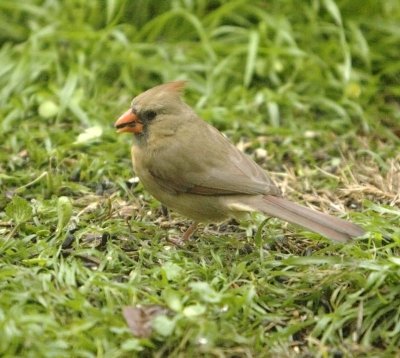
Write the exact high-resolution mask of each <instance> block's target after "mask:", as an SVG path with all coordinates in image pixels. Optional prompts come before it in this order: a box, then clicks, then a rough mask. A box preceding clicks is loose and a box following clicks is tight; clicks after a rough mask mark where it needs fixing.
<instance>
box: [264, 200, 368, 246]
mask: <svg viewBox="0 0 400 358" xmlns="http://www.w3.org/2000/svg"><path fill="white" fill-rule="evenodd" d="M259 204H260V205H259V207H258V209H259V210H260V211H262V212H264V213H265V214H267V215H269V216H274V217H277V218H279V219H282V220H285V221H288V222H290V223H292V224H297V225H300V226H303V227H305V228H306V229H309V230H311V231H314V232H317V233H318V234H321V235H323V236H325V237H327V238H329V239H332V240H336V241H341V242H346V241H348V240H349V239H351V238H352V237H357V236H361V235H363V234H364V230H363V229H362V228H360V227H359V226H357V225H355V224H352V223H350V222H347V221H345V220H342V219H338V218H336V217H334V216H330V215H327V214H324V213H320V212H318V211H315V210H312V209H309V208H306V207H304V206H301V205H298V204H296V203H293V202H291V201H289V200H287V199H284V198H281V197H277V196H272V195H265V196H264V197H263V201H262V202H259Z"/></svg>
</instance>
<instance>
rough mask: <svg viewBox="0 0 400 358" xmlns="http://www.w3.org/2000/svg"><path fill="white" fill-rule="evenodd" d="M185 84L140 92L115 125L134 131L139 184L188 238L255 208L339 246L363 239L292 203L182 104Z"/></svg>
mask: <svg viewBox="0 0 400 358" xmlns="http://www.w3.org/2000/svg"><path fill="white" fill-rule="evenodd" d="M184 86H185V81H176V82H170V83H166V84H162V85H159V86H156V87H154V88H151V89H149V90H147V91H146V92H143V93H142V94H140V95H138V96H137V97H135V98H134V99H133V101H132V105H131V108H130V109H129V110H128V111H127V112H125V113H124V114H123V115H122V116H121V117H120V118H119V119H118V120H117V122H116V123H115V127H116V129H117V132H118V133H122V132H127V133H133V137H134V141H133V146H132V161H133V164H134V169H135V172H136V174H137V175H138V177H139V179H140V180H141V182H142V183H143V186H144V187H145V189H147V190H148V191H149V192H150V193H151V194H152V195H154V197H155V198H156V199H158V200H159V201H161V202H162V203H163V204H165V205H166V206H167V207H169V208H171V209H173V210H176V211H177V212H179V213H181V214H183V215H185V216H187V217H189V218H191V219H193V220H194V223H193V224H192V225H191V226H190V227H189V228H188V230H187V231H186V232H185V233H184V235H183V237H182V240H183V241H185V240H188V239H189V238H190V237H191V236H192V234H193V233H194V231H195V230H196V226H197V223H198V222H219V221H223V220H225V219H227V218H230V217H235V218H240V217H243V216H244V214H247V213H249V212H254V211H260V212H262V213H264V214H266V215H268V216H274V217H277V218H279V219H283V220H286V221H288V222H290V223H293V224H297V225H301V226H303V227H305V228H307V229H309V230H311V231H315V232H317V233H319V234H321V235H323V236H326V237H328V238H330V239H332V240H337V241H342V242H345V241H347V240H348V239H350V238H352V237H356V236H360V235H363V234H364V230H363V229H361V228H360V227H359V226H357V225H355V224H352V223H349V222H347V221H344V220H341V219H338V218H335V217H333V216H330V215H327V214H323V213H320V212H317V211H314V210H311V209H309V208H306V207H304V206H301V205H298V204H295V203H293V202H291V201H289V200H287V199H285V198H283V197H282V195H281V192H280V190H279V188H278V187H277V186H276V185H275V184H274V182H273V181H272V180H271V178H269V176H268V175H267V174H266V172H265V171H264V170H263V169H262V168H261V167H260V166H258V164H256V163H255V162H254V161H253V160H252V159H251V158H249V157H248V156H247V155H245V154H243V153H242V152H241V151H240V150H239V149H237V148H236V147H235V146H234V145H232V144H231V143H230V142H229V140H228V139H226V138H225V137H224V136H223V135H222V134H221V133H220V132H219V131H218V130H217V129H216V128H214V127H213V126H211V125H209V124H208V123H206V122H205V121H203V120H202V119H200V118H199V117H198V116H197V115H196V113H195V112H194V111H193V110H192V109H191V108H190V107H189V106H188V105H187V104H185V103H184V102H183V101H182V99H181V91H182V89H183V88H184Z"/></svg>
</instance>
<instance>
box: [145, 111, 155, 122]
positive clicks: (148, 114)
mask: <svg viewBox="0 0 400 358" xmlns="http://www.w3.org/2000/svg"><path fill="white" fill-rule="evenodd" d="M156 115H157V113H156V112H154V111H145V112H143V113H142V115H141V117H142V118H143V120H144V121H146V122H149V121H151V120H153V119H154V118H155V117H156Z"/></svg>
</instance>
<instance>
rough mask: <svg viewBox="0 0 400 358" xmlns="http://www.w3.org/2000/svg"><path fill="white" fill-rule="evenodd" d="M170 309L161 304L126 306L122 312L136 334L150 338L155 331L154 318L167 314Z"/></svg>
mask: <svg viewBox="0 0 400 358" xmlns="http://www.w3.org/2000/svg"><path fill="white" fill-rule="evenodd" d="M167 313H168V309H167V308H165V307H162V306H159V305H145V306H134V307H133V306H125V307H124V308H123V309H122V314H123V316H124V318H125V321H126V323H127V324H128V327H129V329H130V330H131V332H132V333H133V335H134V336H136V337H139V338H148V337H150V336H151V333H152V331H153V320H154V318H156V317H157V316H165V315H166V314H167Z"/></svg>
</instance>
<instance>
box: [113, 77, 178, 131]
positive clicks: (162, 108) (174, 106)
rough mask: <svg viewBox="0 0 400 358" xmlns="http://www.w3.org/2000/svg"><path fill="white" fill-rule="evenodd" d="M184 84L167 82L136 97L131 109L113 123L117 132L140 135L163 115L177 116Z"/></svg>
mask: <svg viewBox="0 0 400 358" xmlns="http://www.w3.org/2000/svg"><path fill="white" fill-rule="evenodd" d="M185 84H186V82H185V81H175V82H169V83H165V84H162V85H159V86H156V87H153V88H150V89H149V90H147V91H145V92H143V93H141V94H140V95H138V96H136V97H135V98H134V99H133V101H132V104H131V108H130V109H129V110H128V111H126V112H125V113H124V114H123V115H122V116H120V117H119V118H118V120H117V121H116V122H115V124H114V126H115V128H116V129H117V132H118V133H124V132H125V133H133V134H135V135H141V134H143V133H144V131H145V130H146V128H147V126H148V125H149V124H150V123H151V122H152V121H155V120H157V119H160V118H162V117H163V116H165V115H179V113H180V112H181V111H182V108H184V106H182V104H183V102H182V100H181V97H180V95H181V92H182V90H183V88H184V87H185Z"/></svg>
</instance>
